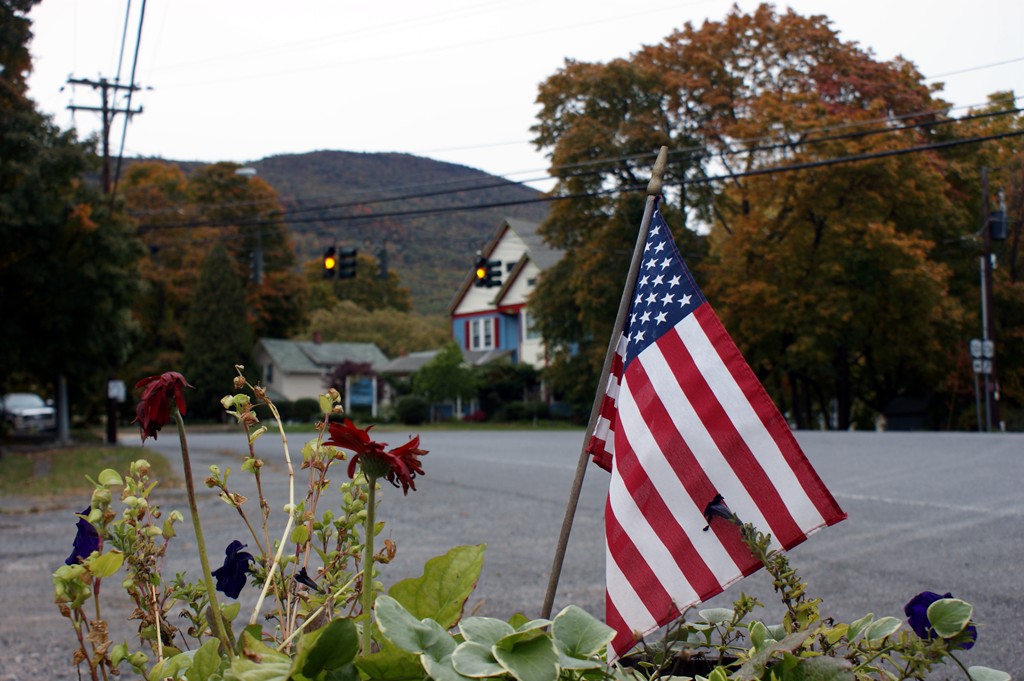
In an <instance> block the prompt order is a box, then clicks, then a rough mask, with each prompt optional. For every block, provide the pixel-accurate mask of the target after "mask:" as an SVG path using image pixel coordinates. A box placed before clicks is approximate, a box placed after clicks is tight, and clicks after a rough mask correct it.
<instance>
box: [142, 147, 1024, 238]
mask: <svg viewBox="0 0 1024 681" xmlns="http://www.w3.org/2000/svg"><path fill="white" fill-rule="evenodd" d="M1021 135H1024V130H1019V131H1012V132H1004V133H997V134H992V135H983V136H979V137H970V138H965V139H956V140H947V141H944V142H935V143H932V144H924V145H917V146H913V147H904V148H902V149H888V150H885V151H877V152H871V153H867V154H855V155H851V156H842V157H839V158H832V159H822V160H819V161H807V162H804V163H795V164H790V165H784V166H772V167H767V168H756V169H752V170H746V171H742V172H738V173H731V174H728V175H712V176H705V177H701V178H691V179H686V180H683V182H682V184H684V185H700V184H709V183H712V182H716V181H722V180H727V179H732V178H743V177H755V176H761V175H773V174H776V173H785V172H796V171H803V170H810V169H813V168H822V167H826V166H833V165H840V164H845V163H858V162H861V161H868V160H875V159H881V158H888V157H892V156H903V155H907V154H916V153H922V152H926V151H937V150H941V149H950V148H954V147H959V146H964V145H969V144H980V143H982V142H990V141H995V140H1000V139H1008V138H1011V137H1019V136H1021ZM643 186H644V185H642V184H637V185H628V186H625V187H615V188H611V189H601V190H596V191H591V192H580V193H573V194H561V195H545V196H542V197H537V198H530V199H517V200H508V201H494V202H490V203H480V204H471V205H463V206H442V207H438V208H420V209H409V210H401V211H391V212H383V213H368V214H361V215H339V216H333V217H317V218H299V219H295V220H288V221H287V222H288V223H289V224H293V225H294V224H305V223H313V222H316V223H325V222H327V223H338V222H368V221H374V220H380V219H383V218H388V219H396V218H410V217H423V216H425V215H442V214H447V213H457V212H464V211H474V210H486V209H489V208H506V207H509V206H518V205H527V204H538V203H552V202H556V201H566V200H573V199H582V198H593V197H597V196H605V195H608V194H618V193H623V192H629V191H638V190H640V189H642V188H643ZM261 224H266V221H265V220H250V221H241V222H231V223H211V222H204V221H191V222H181V223H164V224H153V225H140V229H141V228H147V229H169V228H182V227H214V228H221V227H247V226H255V225H261Z"/></svg>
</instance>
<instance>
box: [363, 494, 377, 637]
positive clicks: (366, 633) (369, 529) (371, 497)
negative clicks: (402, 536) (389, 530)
mask: <svg viewBox="0 0 1024 681" xmlns="http://www.w3.org/2000/svg"><path fill="white" fill-rule="evenodd" d="M366 480H367V482H368V483H369V484H368V485H367V494H366V538H365V540H364V542H363V543H364V547H363V593H362V594H361V595H360V600H361V602H362V605H363V614H364V615H366V622H364V623H363V655H369V654H370V646H371V645H372V643H373V626H372V623H371V622H370V613H371V612H372V611H373V535H374V529H375V528H374V525H376V518H375V516H376V515H377V513H376V510H377V498H376V497H377V479H376V478H371V477H367V479H366Z"/></svg>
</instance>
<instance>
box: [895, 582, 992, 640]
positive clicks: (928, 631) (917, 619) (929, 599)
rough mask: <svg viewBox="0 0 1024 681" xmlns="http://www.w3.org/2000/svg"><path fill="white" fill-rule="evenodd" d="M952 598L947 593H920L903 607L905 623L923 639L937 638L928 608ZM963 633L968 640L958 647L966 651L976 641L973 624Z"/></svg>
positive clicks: (976, 629)
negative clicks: (967, 636)
mask: <svg viewBox="0 0 1024 681" xmlns="http://www.w3.org/2000/svg"><path fill="white" fill-rule="evenodd" d="M952 597H953V594H951V593H948V592H947V593H945V594H943V595H941V596H940V595H939V594H937V593H934V592H932V591H922V592H921V593H919V594H917V595H916V596H914V597H913V598H911V599H910V602H909V603H907V604H906V605H905V606H903V612H904V613H905V614H906V616H907V623H908V624H910V628H911V629H913V630H914V633H915V634H917V635H918V636H919V637H920V638H923V639H928V640H930V639H933V638H938V634H937V633H936V632H935V630H934V629H933V628H932V623H931V621H930V620H929V619H928V606H930V605H931V604H932V603H934V602H935V601H938V600H942V599H943V598H952ZM964 631H965V632H967V634H968V635H969V636H970V640H968V641H964V642H963V643H961V644H960V647H961V648H963V649H964V650H967V649H969V648H973V647H974V642H975V641H977V640H978V628H977V627H975V626H974V625H973V624H969V625H967V628H966V629H964Z"/></svg>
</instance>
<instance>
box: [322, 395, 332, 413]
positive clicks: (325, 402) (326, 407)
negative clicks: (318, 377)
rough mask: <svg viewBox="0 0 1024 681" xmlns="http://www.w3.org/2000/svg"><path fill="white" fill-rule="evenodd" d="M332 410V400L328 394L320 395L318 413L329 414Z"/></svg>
mask: <svg viewBox="0 0 1024 681" xmlns="http://www.w3.org/2000/svg"><path fill="white" fill-rule="evenodd" d="M333 410H334V402H332V401H331V398H330V396H328V395H321V396H320V413H321V414H330V413H331V412H332V411H333Z"/></svg>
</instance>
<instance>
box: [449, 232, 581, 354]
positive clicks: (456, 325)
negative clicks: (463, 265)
mask: <svg viewBox="0 0 1024 681" xmlns="http://www.w3.org/2000/svg"><path fill="white" fill-rule="evenodd" d="M538 226H539V225H538V224H537V223H534V222H527V221H525V220H517V219H514V218H505V220H504V221H503V222H502V224H501V226H500V227H499V228H498V230H497V232H496V234H495V235H494V238H493V239H491V241H490V243H488V244H487V246H485V247H484V249H483V250H482V251H481V254H482V255H483V256H484V257H486V258H487V259H488V260H494V261H498V262H499V263H500V272H501V286H500V287H495V288H483V287H479V286H476V285H475V276H474V274H473V273H472V272H470V273H469V275H468V276H467V277H466V279H465V280H464V281H463V283H462V285H461V286H460V287H459V290H458V292H457V293H456V295H455V298H454V300H453V301H452V304H451V305H450V306H449V309H448V311H449V316H450V318H451V324H452V338H454V339H455V342H456V343H458V344H459V347H461V348H462V353H463V355H464V356H465V357H466V361H467V363H469V364H485V363H487V362H490V361H494V360H496V359H499V358H502V357H507V358H509V359H510V360H511V362H512V363H513V364H520V363H523V364H530V365H532V366H534V367H536V368H538V369H540V368H542V367H544V366H545V364H546V363H547V361H546V357H545V350H544V339H543V338H541V335H540V333H539V332H538V331H537V329H536V328H535V327H534V324H533V316H532V315H531V314H530V310H529V309H528V307H527V305H526V301H527V298H528V297H529V295H530V293H531V292H532V291H533V288H534V287H535V286H536V284H537V277H538V276H539V275H540V273H541V272H543V271H544V270H546V269H548V268H549V267H551V266H552V265H554V264H555V263H557V262H558V261H559V260H560V259H561V257H562V251H559V250H557V249H553V248H551V247H550V246H548V245H547V244H545V243H544V241H543V240H542V239H541V237H540V235H539V234H538V233H537V228H538Z"/></svg>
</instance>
